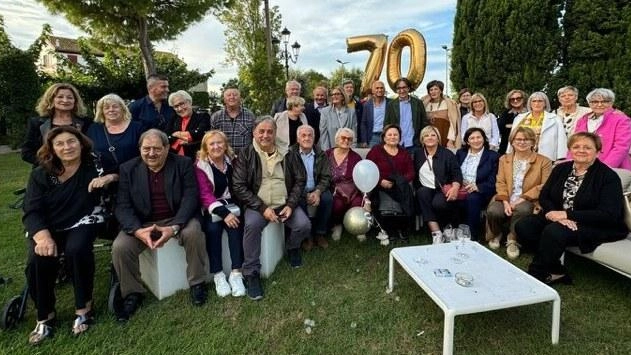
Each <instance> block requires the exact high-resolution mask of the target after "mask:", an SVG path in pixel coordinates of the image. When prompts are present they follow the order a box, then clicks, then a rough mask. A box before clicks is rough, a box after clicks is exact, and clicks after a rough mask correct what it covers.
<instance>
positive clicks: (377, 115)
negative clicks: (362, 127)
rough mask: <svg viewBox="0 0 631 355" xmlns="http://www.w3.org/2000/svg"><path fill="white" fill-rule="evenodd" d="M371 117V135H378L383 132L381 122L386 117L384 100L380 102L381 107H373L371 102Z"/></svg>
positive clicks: (373, 104) (373, 103)
mask: <svg viewBox="0 0 631 355" xmlns="http://www.w3.org/2000/svg"><path fill="white" fill-rule="evenodd" d="M372 107H373V109H372V117H373V126H372V131H373V133H380V132H381V131H383V120H384V119H385V117H386V100H385V99H384V100H383V101H382V102H381V105H379V106H377V105H375V102H374V101H373V102H372Z"/></svg>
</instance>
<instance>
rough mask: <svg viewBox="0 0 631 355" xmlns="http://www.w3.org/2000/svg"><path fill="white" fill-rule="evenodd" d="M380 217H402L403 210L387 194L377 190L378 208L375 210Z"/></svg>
mask: <svg viewBox="0 0 631 355" xmlns="http://www.w3.org/2000/svg"><path fill="white" fill-rule="evenodd" d="M377 209H378V210H379V214H381V215H382V216H402V215H404V213H403V208H401V204H400V203H398V202H397V201H396V200H395V199H393V198H392V196H390V194H388V193H387V192H385V191H383V190H379V206H378V208H377Z"/></svg>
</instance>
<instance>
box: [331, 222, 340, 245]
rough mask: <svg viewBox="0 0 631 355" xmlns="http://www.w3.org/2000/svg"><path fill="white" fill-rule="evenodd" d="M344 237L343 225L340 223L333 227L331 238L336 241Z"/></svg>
mask: <svg viewBox="0 0 631 355" xmlns="http://www.w3.org/2000/svg"><path fill="white" fill-rule="evenodd" d="M341 238H342V225H341V224H338V225H336V226H334V227H333V232H332V233H331V239H333V240H335V241H336V242H337V241H338V240H340V239H341Z"/></svg>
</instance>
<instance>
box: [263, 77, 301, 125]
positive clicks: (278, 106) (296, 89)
mask: <svg viewBox="0 0 631 355" xmlns="http://www.w3.org/2000/svg"><path fill="white" fill-rule="evenodd" d="M300 90H302V85H300V83H299V82H298V81H296V80H290V81H288V82H287V83H286V84H285V97H281V98H280V99H278V100H276V101H274V104H273V105H272V113H271V116H272V117H274V115H276V114H277V113H280V112H283V111H286V110H287V98H288V97H291V96H300Z"/></svg>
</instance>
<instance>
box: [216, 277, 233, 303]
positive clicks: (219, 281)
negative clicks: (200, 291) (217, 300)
mask: <svg viewBox="0 0 631 355" xmlns="http://www.w3.org/2000/svg"><path fill="white" fill-rule="evenodd" d="M214 279H215V292H217V296H219V297H226V296H228V295H229V294H231V293H232V289H231V288H230V284H228V281H226V276H225V275H224V274H223V272H221V271H220V272H218V273H216V274H215V276H214Z"/></svg>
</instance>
